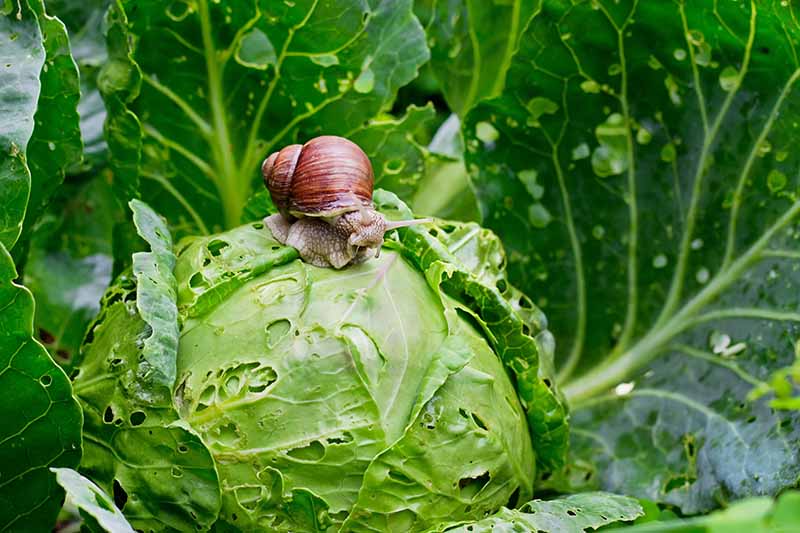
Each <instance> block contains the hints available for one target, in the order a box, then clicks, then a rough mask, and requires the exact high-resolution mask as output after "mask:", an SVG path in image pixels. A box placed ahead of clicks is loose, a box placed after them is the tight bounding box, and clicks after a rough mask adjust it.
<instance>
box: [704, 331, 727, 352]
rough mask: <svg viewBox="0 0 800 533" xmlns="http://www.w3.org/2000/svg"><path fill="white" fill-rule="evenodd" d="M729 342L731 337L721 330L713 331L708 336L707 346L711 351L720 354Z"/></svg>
mask: <svg viewBox="0 0 800 533" xmlns="http://www.w3.org/2000/svg"><path fill="white" fill-rule="evenodd" d="M730 344H731V337H730V335H728V334H727V333H722V332H721V331H714V332H712V333H711V335H710V336H709V338H708V346H709V348H711V351H712V352H714V353H716V354H720V353H722V352H724V351H725V350H726V349H727V348H728V346H730Z"/></svg>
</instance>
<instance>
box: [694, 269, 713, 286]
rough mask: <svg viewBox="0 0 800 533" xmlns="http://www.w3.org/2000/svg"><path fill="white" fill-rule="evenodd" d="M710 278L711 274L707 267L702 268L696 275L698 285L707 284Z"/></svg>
mask: <svg viewBox="0 0 800 533" xmlns="http://www.w3.org/2000/svg"><path fill="white" fill-rule="evenodd" d="M710 277H711V273H710V272H709V271H708V269H707V268H706V267H703V268H701V269H700V270H698V271H697V274H695V279H696V280H697V283H700V284H705V283H707V282H708V279H709V278H710Z"/></svg>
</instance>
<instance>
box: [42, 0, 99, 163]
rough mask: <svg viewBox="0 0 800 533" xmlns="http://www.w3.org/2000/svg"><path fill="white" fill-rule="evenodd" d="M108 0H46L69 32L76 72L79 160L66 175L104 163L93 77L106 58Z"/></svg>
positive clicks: (50, 9) (95, 80)
mask: <svg viewBox="0 0 800 533" xmlns="http://www.w3.org/2000/svg"><path fill="white" fill-rule="evenodd" d="M110 3H111V2H110V1H109V0H49V1H48V2H47V8H48V10H49V11H50V12H51V13H53V14H55V15H56V16H58V18H59V19H61V20H62V21H63V22H64V24H65V25H66V27H67V31H68V32H69V38H70V44H71V47H72V56H73V58H75V62H76V63H77V64H78V68H79V70H80V83H81V98H80V101H79V103H78V114H79V115H80V130H81V138H82V139H83V161H82V162H81V165H78V166H73V167H72V168H71V169H69V173H70V174H74V173H77V172H81V171H86V170H90V169H96V168H98V167H100V166H102V165H103V164H104V163H105V162H106V157H107V154H106V151H107V149H108V146H107V143H106V140H105V138H104V137H103V123H104V122H105V118H106V109H105V105H104V104H103V99H102V97H101V96H100V91H99V90H98V88H97V76H98V73H99V72H100V68H101V67H102V66H103V65H104V64H105V62H106V60H107V58H108V52H107V51H106V43H105V31H104V30H105V25H104V20H103V19H104V16H105V13H106V11H107V9H108V6H109V4H110Z"/></svg>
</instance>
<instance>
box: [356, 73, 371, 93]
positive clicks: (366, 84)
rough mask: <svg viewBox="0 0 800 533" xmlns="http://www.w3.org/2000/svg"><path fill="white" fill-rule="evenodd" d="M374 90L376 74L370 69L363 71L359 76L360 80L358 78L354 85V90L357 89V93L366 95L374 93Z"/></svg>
mask: <svg viewBox="0 0 800 533" xmlns="http://www.w3.org/2000/svg"><path fill="white" fill-rule="evenodd" d="M374 88H375V73H374V72H372V70H371V69H369V68H367V69H365V70H362V71H361V74H359V76H358V78H356V81H355V83H354V84H353V89H355V90H356V92H357V93H361V94H365V93H368V92H370V91H372V89H374Z"/></svg>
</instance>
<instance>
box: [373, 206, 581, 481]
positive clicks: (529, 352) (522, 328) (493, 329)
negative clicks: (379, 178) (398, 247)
mask: <svg viewBox="0 0 800 533" xmlns="http://www.w3.org/2000/svg"><path fill="white" fill-rule="evenodd" d="M375 201H376V204H377V205H378V206H379V208H380V209H381V210H382V211H383V212H384V213H387V214H388V215H389V217H390V218H393V219H398V220H403V219H406V220H407V219H409V218H411V212H410V211H409V210H408V208H407V207H406V206H405V205H404V204H402V203H401V202H398V199H397V197H396V196H394V195H392V194H391V193H387V192H386V191H378V192H376V196H375ZM401 242H402V244H403V246H404V252H405V253H406V254H407V255H408V256H409V257H411V258H412V260H413V261H414V262H415V263H417V265H418V266H419V268H420V269H421V270H423V271H425V272H426V275H427V276H428V279H429V283H430V284H432V285H433V286H435V287H436V288H438V289H439V290H442V291H443V292H445V293H446V294H447V295H448V296H450V297H452V298H455V299H456V300H458V301H459V302H461V303H462V304H463V305H464V306H466V308H467V309H468V310H469V312H470V314H471V315H473V317H474V319H475V321H476V322H477V323H478V324H479V325H480V327H481V328H483V332H484V334H485V335H486V337H487V339H488V340H489V342H490V343H491V345H492V347H493V349H494V350H495V352H496V353H497V354H498V355H499V356H500V358H501V360H502V361H503V363H504V365H505V367H506V370H507V372H509V374H510V375H512V376H513V377H514V382H515V384H516V389H517V395H518V396H519V398H520V401H521V403H522V407H523V409H524V410H525V413H526V415H527V419H528V426H529V429H530V432H531V441H532V443H533V447H534V449H535V450H536V460H537V464H538V465H539V466H540V467H541V468H542V469H543V470H550V469H553V468H557V467H559V466H561V465H562V464H563V462H564V457H565V454H566V451H567V450H566V448H567V438H568V430H567V429H568V424H567V423H568V415H567V410H566V407H565V405H564V403H563V399H562V398H561V396H560V393H559V392H558V390H557V388H556V385H555V378H554V376H553V361H552V357H553V349H554V342H553V339H552V335H551V334H550V332H549V331H548V330H547V319H546V318H545V316H544V314H542V312H541V311H540V310H539V309H538V308H537V307H536V306H535V305H533V303H532V302H531V301H530V300H529V299H528V298H527V297H526V296H525V295H524V294H522V293H521V292H520V291H518V290H517V289H516V288H514V287H512V286H511V285H510V283H509V282H508V281H507V278H506V273H505V269H504V266H505V254H504V252H503V247H502V245H501V244H500V241H499V239H498V238H497V237H496V236H495V235H494V234H493V233H491V232H490V231H487V230H485V229H483V228H481V227H480V226H478V225H477V224H474V223H469V224H460V223H455V222H445V223H443V224H442V225H434V226H433V227H430V226H428V225H426V226H423V227H411V228H409V229H407V230H405V231H404V232H403V234H402V238H401Z"/></svg>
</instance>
